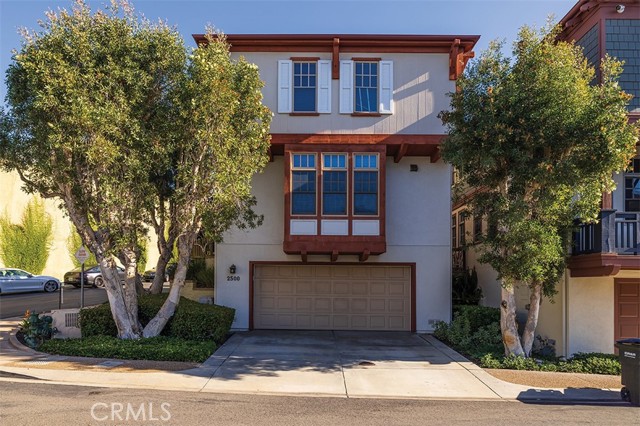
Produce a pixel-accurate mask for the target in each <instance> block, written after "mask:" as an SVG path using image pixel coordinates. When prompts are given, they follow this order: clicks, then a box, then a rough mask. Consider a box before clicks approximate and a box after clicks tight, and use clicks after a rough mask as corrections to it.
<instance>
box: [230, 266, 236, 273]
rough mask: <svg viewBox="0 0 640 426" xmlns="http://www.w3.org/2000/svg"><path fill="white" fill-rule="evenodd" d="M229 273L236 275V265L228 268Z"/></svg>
mask: <svg viewBox="0 0 640 426" xmlns="http://www.w3.org/2000/svg"><path fill="white" fill-rule="evenodd" d="M229 273H230V274H235V273H236V265H231V266H229Z"/></svg>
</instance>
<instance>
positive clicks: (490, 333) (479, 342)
mask: <svg viewBox="0 0 640 426" xmlns="http://www.w3.org/2000/svg"><path fill="white" fill-rule="evenodd" d="M434 335H435V336H436V337H437V338H438V339H440V340H442V341H444V342H446V343H448V344H450V345H451V346H453V347H454V348H455V349H457V350H459V351H461V352H464V353H466V354H468V355H470V356H471V357H474V358H480V357H482V356H483V355H485V354H487V353H498V354H499V353H501V352H502V351H503V346H502V335H501V334H500V311H499V310H498V309H497V308H489V307H486V306H471V305H468V306H467V305H464V306H456V307H455V308H454V312H453V321H452V322H451V324H447V323H445V322H442V321H440V322H438V323H436V327H435V331H434Z"/></svg>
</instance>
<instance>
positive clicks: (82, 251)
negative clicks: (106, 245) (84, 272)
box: [75, 246, 91, 263]
mask: <svg viewBox="0 0 640 426" xmlns="http://www.w3.org/2000/svg"><path fill="white" fill-rule="evenodd" d="M75 256H76V259H78V262H80V263H84V262H86V261H87V260H89V257H90V256H91V253H89V250H87V249H86V248H85V247H84V246H80V248H79V249H78V251H77V252H76V254H75Z"/></svg>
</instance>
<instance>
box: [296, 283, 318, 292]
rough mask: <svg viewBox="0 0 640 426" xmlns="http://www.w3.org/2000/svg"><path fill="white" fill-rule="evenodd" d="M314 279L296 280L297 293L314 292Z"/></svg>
mask: <svg viewBox="0 0 640 426" xmlns="http://www.w3.org/2000/svg"><path fill="white" fill-rule="evenodd" d="M313 287H314V286H313V281H309V280H304V281H297V282H296V293H297V294H313V293H314V291H313Z"/></svg>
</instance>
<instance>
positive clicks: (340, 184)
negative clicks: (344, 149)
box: [322, 154, 347, 215]
mask: <svg viewBox="0 0 640 426" xmlns="http://www.w3.org/2000/svg"><path fill="white" fill-rule="evenodd" d="M322 214H323V215H346V214H347V155H346V154H323V155H322Z"/></svg>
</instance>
